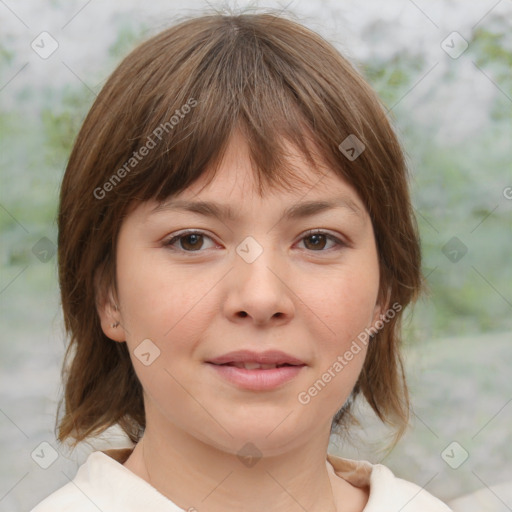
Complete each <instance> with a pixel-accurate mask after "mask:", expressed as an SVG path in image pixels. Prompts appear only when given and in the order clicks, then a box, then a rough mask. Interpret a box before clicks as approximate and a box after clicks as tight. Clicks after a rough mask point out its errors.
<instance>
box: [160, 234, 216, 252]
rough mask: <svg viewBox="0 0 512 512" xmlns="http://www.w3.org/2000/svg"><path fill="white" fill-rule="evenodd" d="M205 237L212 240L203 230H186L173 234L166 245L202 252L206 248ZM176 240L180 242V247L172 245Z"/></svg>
mask: <svg viewBox="0 0 512 512" xmlns="http://www.w3.org/2000/svg"><path fill="white" fill-rule="evenodd" d="M205 238H207V239H209V240H212V239H211V237H209V236H208V235H205V234H204V233H202V232H201V231H186V232H184V233H180V234H178V235H176V236H173V237H172V238H171V239H169V240H167V241H166V242H165V243H164V245H165V246H166V247H171V248H173V249H176V250H182V251H185V252H201V251H200V250H201V249H202V248H204V239H205ZM176 242H179V245H180V247H177V248H176V247H172V246H173V245H175V244H176ZM212 246H213V245H212Z"/></svg>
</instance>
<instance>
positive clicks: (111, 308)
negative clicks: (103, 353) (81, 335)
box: [94, 269, 126, 342]
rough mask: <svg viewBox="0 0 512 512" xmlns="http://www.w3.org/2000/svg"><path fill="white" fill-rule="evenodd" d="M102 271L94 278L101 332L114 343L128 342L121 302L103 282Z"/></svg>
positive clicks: (110, 287)
mask: <svg viewBox="0 0 512 512" xmlns="http://www.w3.org/2000/svg"><path fill="white" fill-rule="evenodd" d="M102 275H103V272H102V269H99V270H98V271H97V272H96V274H95V276H94V288H95V292H96V311H97V312H98V316H99V318H100V323H101V330H102V331H103V333H104V334H105V336H107V338H110V339H111V340H113V341H118V342H124V341H126V331H125V329H124V327H123V315H122V312H121V310H120V308H119V306H118V304H119V301H118V300H117V297H116V295H115V293H114V291H113V290H112V286H107V285H106V284H105V282H104V280H102V278H101V276H102Z"/></svg>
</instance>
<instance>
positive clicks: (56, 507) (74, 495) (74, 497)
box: [30, 482, 98, 512]
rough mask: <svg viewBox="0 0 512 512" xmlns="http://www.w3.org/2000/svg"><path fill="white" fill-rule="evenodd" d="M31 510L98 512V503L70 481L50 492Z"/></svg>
mask: <svg viewBox="0 0 512 512" xmlns="http://www.w3.org/2000/svg"><path fill="white" fill-rule="evenodd" d="M30 512H98V505H96V504H95V503H94V502H93V501H91V500H90V499H89V498H88V497H87V495H85V494H83V493H82V492H80V490H79V489H78V488H77V487H76V486H75V485H74V484H73V483H72V482H69V483H68V484H66V485H64V487H61V488H60V489H58V490H56V491H55V492H54V493H52V494H50V495H49V496H48V497H47V498H45V499H44V500H43V501H41V502H40V503H39V504H38V505H36V506H35V508H33V509H32V510H31V511H30Z"/></svg>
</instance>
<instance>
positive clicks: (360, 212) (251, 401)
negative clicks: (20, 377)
mask: <svg viewBox="0 0 512 512" xmlns="http://www.w3.org/2000/svg"><path fill="white" fill-rule="evenodd" d="M59 277H60V286H61V293H62V306H63V311H64V318H65V324H66V329H67V331H68V333H69V335H70V344H69V348H68V352H67V362H68V363H69V364H66V365H65V371H64V377H65V386H66V387H65V397H64V398H65V412H64V415H63V416H62V417H61V418H60V420H59V441H61V442H62V441H64V440H66V439H69V438H71V439H73V440H74V441H75V443H78V442H81V441H83V440H84V439H86V438H88V437H89V436H92V435H95V434H99V433H101V432H103V431H104V430H106V429H107V428H108V427H110V426H112V425H116V424H118V425H119V426H120V427H121V428H122V429H123V430H124V431H125V432H126V434H127V435H128V436H129V438H130V439H131V441H132V442H133V446H132V447H131V448H127V449H122V450H113V449H112V450H106V451H96V452H93V453H92V454H91V455H90V456H89V458H88V459H87V461H86V462H85V464H84V465H83V466H82V467H81V468H80V469H79V471H78V473H77V475H76V477H75V479H74V480H73V481H72V482H70V483H69V484H67V485H65V486H64V487H62V488H61V489H59V490H57V491H56V492H54V493H53V494H51V495H50V496H49V497H48V498H47V499H45V500H44V501H43V502H42V503H40V504H39V505H38V506H37V507H36V508H35V509H34V512H46V511H51V512H58V511H64V510H73V512H82V511H93V510H94V511H97V510H101V511H104V512H114V511H123V512H127V511H162V512H164V511H169V512H170V511H180V510H187V511H199V512H202V511H205V512H221V511H222V512H225V511H226V510H233V511H241V510H243V511H250V512H260V511H262V510H264V511H266V512H274V511H275V512H277V511H279V512H292V511H297V512H299V511H308V512H334V511H337V512H361V511H365V512H381V511H382V512H398V511H403V512H412V511H418V512H420V511H428V512H436V511H439V512H441V511H448V510H449V509H448V508H447V507H446V506H445V505H443V504H442V503H441V502H440V501H439V500H437V499H436V498H434V497H433V496H431V495H430V494H428V493H427V492H426V491H425V490H422V489H421V488H420V487H418V486H416V485H415V484H412V483H409V482H406V481H404V480H401V479H399V478H396V477H395V476H394V475H393V474H392V472H391V471H390V470H389V469H387V468H386V467H385V466H383V465H379V464H377V465H372V464H370V463H368V462H365V461H354V460H348V459H344V458H340V457H336V456H333V455H331V454H328V453H327V447H328V442H329V436H330V434H331V432H333V431H334V430H335V429H337V428H348V427H349V426H350V423H351V410H350V405H351V404H352V402H353V400H354V399H355V398H356V397H358V396H359V397H361V398H364V399H366V400H367V401H368V403H369V404H370V405H371V407H372V408H373V410H374V411H375V413H376V414H377V415H378V417H379V418H380V419H381V420H382V421H385V422H387V423H389V424H392V425H394V426H395V427H396V431H397V436H399V435H400V434H401V433H402V432H403V430H404V428H405V426H406V424H407V419H408V395H407V388H406V384H405V380H404V374H403V370H402V363H401V359H400V354H399V345H400V319H401V315H402V312H403V309H404V308H405V307H406V306H407V305H408V304H410V303H411V302H413V301H414V300H415V299H416V298H417V296H418V293H419V292H420V288H421V272H420V249H419V242H418V234H417V228H416V224H415V220H414V217H413V214H412V208H411V203H410V198H409V192H408V185H407V170H406V167H405V164H404V158H403V155H402V151H401V148H400V145H399V143H398V141H397V139H396V137H395V135H394V133H393V131H392V129H391V127H390V125H389V123H388V120H387V118H386V115H385V113H384V110H383V109H382V107H381V105H380V103H379V101H378V99H377V98H376V96H375V94H374V93H373V92H372V90H371V89H370V87H369V86H368V85H367V84H366V83H365V81H364V80H363V79H362V78H361V76H360V75H359V74H358V73H357V72H356V71H355V70H354V68H353V67H352V66H351V65H350V64H349V62H348V61H347V60H346V59H345V58H344V57H343V56H341V55H340V54H339V53H338V52H337V51H336V50H335V49H334V48H333V47H332V46H331V45H330V44H329V43H328V42H326V41H325V40H324V39H322V38H321V37H320V36H319V35H317V34H315V33H313V32H311V31H310V30H308V29H306V28H305V27H303V26H301V25H299V24H297V23H295V22H292V21H289V20H287V19H284V18H283V17H278V16H275V15H273V14H242V15H238V16H224V15H207V16H202V17H197V18H194V19H190V20H187V21H185V22H182V23H180V24H179V25H176V26H174V27H172V28H169V29H167V30H165V31H164V32H162V33H161V34H159V35H157V36H156V37H153V38H152V39H150V40H149V41H147V42H145V43H143V44H142V45H140V46H139V47H138V48H136V49H135V50H134V51H133V52H132V53H131V54H130V55H128V57H126V59H125V60H124V61H123V62H122V63H121V64H120V66H119V67H118V68H117V69H116V70H115V72H114V73H113V74H112V76H111V77H110V79H109V80H108V82H107V83H106V85H105V87H104V88H103V90H102V91H101V93H100V94H99V96H98V98H97V100H96V101H95V103H94V105H93V107H92V109H91V111H90V113H89V115H88V116H87V118H86V120H85V122H84V125H83V127H82V129H81V131H80V133H79V135H78V138H77V140H76V143H75V147H74V149H73V152H72V154H71V157H70V160H69V164H68V167H67V170H66V173H65V176H64V180H63V183H62V189H61V198H60V210H59Z"/></svg>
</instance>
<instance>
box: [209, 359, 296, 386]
mask: <svg viewBox="0 0 512 512" xmlns="http://www.w3.org/2000/svg"><path fill="white" fill-rule="evenodd" d="M246 363H247V365H248V368H244V367H243V365H245V364H246ZM207 364H208V365H209V366H210V367H211V368H212V369H213V370H214V371H215V372H216V373H217V375H219V376H221V377H222V378H223V379H225V380H227V381H228V382H231V383H232V384H235V385H236V386H238V387H240V388H242V389H248V390H253V391H267V390H271V389H275V388H277V387H279V386H281V385H283V384H285V383H286V382H288V381H290V380H291V379H293V378H294V377H296V376H297V375H298V374H299V373H300V372H301V371H302V369H303V368H304V367H305V366H306V364H305V363H304V362H303V361H301V360H300V359H298V358H296V357H293V356H290V355H289V354H286V353H284V352H281V351H278V350H270V351H266V352H261V353H257V352H253V351H250V350H239V351H236V352H230V353H229V354H225V355H223V356H220V357H216V358H213V359H211V360H209V361H207ZM257 365H279V366H278V367H276V368H257V367H256V368H255V366H257ZM281 365H284V366H281Z"/></svg>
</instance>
